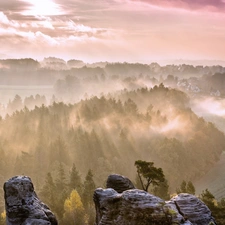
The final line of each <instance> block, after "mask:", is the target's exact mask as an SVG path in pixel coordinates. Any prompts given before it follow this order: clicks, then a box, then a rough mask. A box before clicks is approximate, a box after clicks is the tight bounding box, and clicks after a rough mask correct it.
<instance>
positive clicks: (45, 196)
mask: <svg viewBox="0 0 225 225" xmlns="http://www.w3.org/2000/svg"><path fill="white" fill-rule="evenodd" d="M40 196H41V199H42V200H43V201H44V202H45V203H46V204H47V205H48V206H49V207H50V209H51V210H53V211H54V210H55V206H56V198H55V197H56V186H55V183H54V181H53V178H52V175H51V173H47V175H46V178H45V183H44V185H43V187H42V189H41V192H40Z"/></svg>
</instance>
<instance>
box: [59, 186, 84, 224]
mask: <svg viewBox="0 0 225 225" xmlns="http://www.w3.org/2000/svg"><path fill="white" fill-rule="evenodd" d="M84 222H85V211H84V207H83V204H82V201H81V198H80V195H79V194H78V192H77V191H76V190H72V192H71V193H70V196H69V198H67V199H66V200H65V203H64V215H63V223H64V224H68V225H73V224H76V225H83V224H84Z"/></svg>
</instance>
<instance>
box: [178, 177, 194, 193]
mask: <svg viewBox="0 0 225 225" xmlns="http://www.w3.org/2000/svg"><path fill="white" fill-rule="evenodd" d="M176 192H177V194H180V193H189V194H192V195H195V187H194V185H193V183H192V182H191V181H188V183H187V182H186V181H184V180H183V181H182V183H181V184H180V188H177V190H176Z"/></svg>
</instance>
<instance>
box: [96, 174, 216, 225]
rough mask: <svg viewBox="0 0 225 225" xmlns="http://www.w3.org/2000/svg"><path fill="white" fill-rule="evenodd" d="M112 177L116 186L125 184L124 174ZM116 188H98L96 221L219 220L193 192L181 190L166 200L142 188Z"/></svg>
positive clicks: (163, 224)
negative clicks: (122, 177) (123, 182)
mask: <svg viewBox="0 0 225 225" xmlns="http://www.w3.org/2000/svg"><path fill="white" fill-rule="evenodd" d="M111 176H112V175H111ZM116 176H118V179H117V178H116ZM110 180H111V182H110V183H111V185H110V186H111V187H115V189H117V184H119V186H120V185H121V182H117V180H121V176H120V175H113V179H111V178H110ZM112 180H115V181H116V183H114V184H113V182H112ZM124 180H126V179H124ZM107 184H108V182H107ZM108 186H109V185H107V187H108ZM123 187H124V186H123ZM115 189H113V188H107V189H102V188H98V189H96V190H95V193H94V202H95V208H96V225H152V224H154V225H167V224H168V225H169V224H183V225H208V224H210V225H215V224H216V223H215V221H214V219H213V217H212V215H211V212H210V210H209V209H208V207H207V206H206V205H205V204H204V203H203V202H202V201H200V200H199V199H198V198H197V197H195V196H193V195H190V194H179V195H177V196H176V197H174V198H172V199H171V200H170V201H167V202H165V201H164V200H162V199H161V198H159V197H156V196H154V195H151V194H149V193H147V192H145V191H142V190H138V189H128V190H124V191H123V192H122V193H118V192H117V191H116V190H115ZM119 190H121V189H120V188H119Z"/></svg>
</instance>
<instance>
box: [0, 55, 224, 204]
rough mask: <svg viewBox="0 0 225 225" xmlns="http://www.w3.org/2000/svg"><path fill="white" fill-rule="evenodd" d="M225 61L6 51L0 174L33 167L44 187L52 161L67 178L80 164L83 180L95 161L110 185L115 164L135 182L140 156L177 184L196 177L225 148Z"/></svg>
mask: <svg viewBox="0 0 225 225" xmlns="http://www.w3.org/2000/svg"><path fill="white" fill-rule="evenodd" d="M224 71H225V69H224V68H223V67H221V66H205V67H203V66H192V65H185V64H182V65H166V66H160V65H159V64H158V63H151V64H140V63H135V64H134V63H133V64H132V63H119V62H118V63H108V62H97V63H93V64H87V63H85V62H83V61H81V60H69V61H68V62H66V61H64V60H62V59H57V58H53V57H50V58H46V59H44V60H43V61H40V62H38V61H35V60H33V59H17V60H14V59H11V60H2V61H1V68H0V76H1V78H2V79H1V80H0V95H1V98H0V104H1V107H0V113H1V116H2V118H1V120H0V125H1V126H0V153H1V155H2V158H1V165H0V166H1V170H0V176H2V177H3V179H7V178H8V177H10V176H13V175H16V174H18V173H20V174H26V175H29V176H31V177H32V178H33V180H34V183H35V185H37V186H38V187H39V189H38V190H37V191H40V192H41V190H42V187H43V185H44V182H45V177H46V174H47V173H48V172H49V171H51V174H52V176H53V180H57V176H58V173H59V168H61V170H62V168H63V169H64V172H65V174H67V175H65V177H66V178H65V179H67V180H69V171H70V170H71V168H72V166H73V164H75V165H76V168H77V170H78V171H79V174H80V175H81V177H82V180H84V179H85V175H86V174H87V172H88V170H89V169H91V170H92V172H93V174H94V175H95V182H96V184H97V185H98V186H103V185H104V181H105V178H106V177H107V176H108V175H109V174H111V173H120V174H123V175H125V176H128V177H129V178H130V179H132V181H134V182H135V177H136V168H135V167H134V162H135V160H138V159H142V160H146V161H153V162H154V163H155V165H156V166H158V167H161V168H162V169H163V171H164V174H165V176H166V179H167V181H168V184H169V191H170V193H173V192H175V190H176V188H177V186H178V185H179V184H180V183H181V182H182V181H183V180H187V181H189V180H190V181H192V182H194V183H195V182H197V181H198V180H199V179H201V178H203V177H204V176H205V174H207V173H208V172H209V171H210V170H211V169H212V168H213V167H214V165H216V163H217V162H218V161H219V160H220V157H221V154H222V153H223V151H224V150H225V135H224V133H223V132H225V129H224V127H225V118H224V116H225V100H224V96H225V93H224V88H223V85H221V84H223V82H224V79H225V78H224V77H225V75H224ZM215 146H216V148H215ZM8 161H10V162H12V163H11V164H10V165H8V164H7V162H8ZM193 162H194V165H195V166H193ZM0 207H3V206H0Z"/></svg>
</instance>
